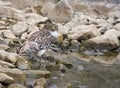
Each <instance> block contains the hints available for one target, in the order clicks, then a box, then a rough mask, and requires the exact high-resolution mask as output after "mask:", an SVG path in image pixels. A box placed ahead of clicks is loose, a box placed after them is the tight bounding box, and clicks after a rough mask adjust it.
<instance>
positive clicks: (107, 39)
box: [82, 29, 120, 50]
mask: <svg viewBox="0 0 120 88" xmlns="http://www.w3.org/2000/svg"><path fill="white" fill-rule="evenodd" d="M119 36H120V31H117V30H115V29H111V30H108V31H106V32H105V34H104V35H101V36H98V37H95V38H91V39H89V40H86V41H85V42H83V43H82V45H83V46H84V47H86V48H87V49H100V50H102V49H107V50H112V49H114V48H117V47H118V46H119V45H120V43H119V39H118V37H119Z"/></svg>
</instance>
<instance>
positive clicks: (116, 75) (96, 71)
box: [49, 53, 120, 88]
mask: <svg viewBox="0 0 120 88" xmlns="http://www.w3.org/2000/svg"><path fill="white" fill-rule="evenodd" d="M58 56H59V55H58ZM61 56H62V55H61ZM63 56H64V59H65V60H66V61H69V62H71V63H73V65H74V67H73V68H72V69H67V70H66V72H65V73H62V72H60V71H57V72H53V73H52V77H51V78H50V79H49V86H50V88H65V86H66V85H67V84H68V83H70V84H72V86H73V88H120V84H119V82H120V54H108V55H101V56H100V55H99V56H93V55H91V56H90V55H80V54H78V53H69V54H66V55H63ZM62 58H63V57H62Z"/></svg>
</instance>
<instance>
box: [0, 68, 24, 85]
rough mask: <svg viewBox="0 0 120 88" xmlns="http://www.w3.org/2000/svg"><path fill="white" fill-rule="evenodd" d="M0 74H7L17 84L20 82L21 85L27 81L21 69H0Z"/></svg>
mask: <svg viewBox="0 0 120 88" xmlns="http://www.w3.org/2000/svg"><path fill="white" fill-rule="evenodd" d="M0 73H5V74H7V75H8V76H11V77H13V78H14V81H15V82H19V83H21V84H24V82H25V79H26V77H25V74H24V72H22V71H21V70H19V69H10V68H0Z"/></svg>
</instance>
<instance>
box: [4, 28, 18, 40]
mask: <svg viewBox="0 0 120 88" xmlns="http://www.w3.org/2000/svg"><path fill="white" fill-rule="evenodd" d="M3 37H4V38H9V39H16V36H15V35H14V34H13V33H12V32H11V31H10V30H5V31H3Z"/></svg>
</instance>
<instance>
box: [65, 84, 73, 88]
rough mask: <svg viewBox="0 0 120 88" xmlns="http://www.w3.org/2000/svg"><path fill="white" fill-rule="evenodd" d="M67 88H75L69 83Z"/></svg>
mask: <svg viewBox="0 0 120 88" xmlns="http://www.w3.org/2000/svg"><path fill="white" fill-rule="evenodd" d="M65 88H73V86H72V84H71V83H67V84H66V86H65Z"/></svg>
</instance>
